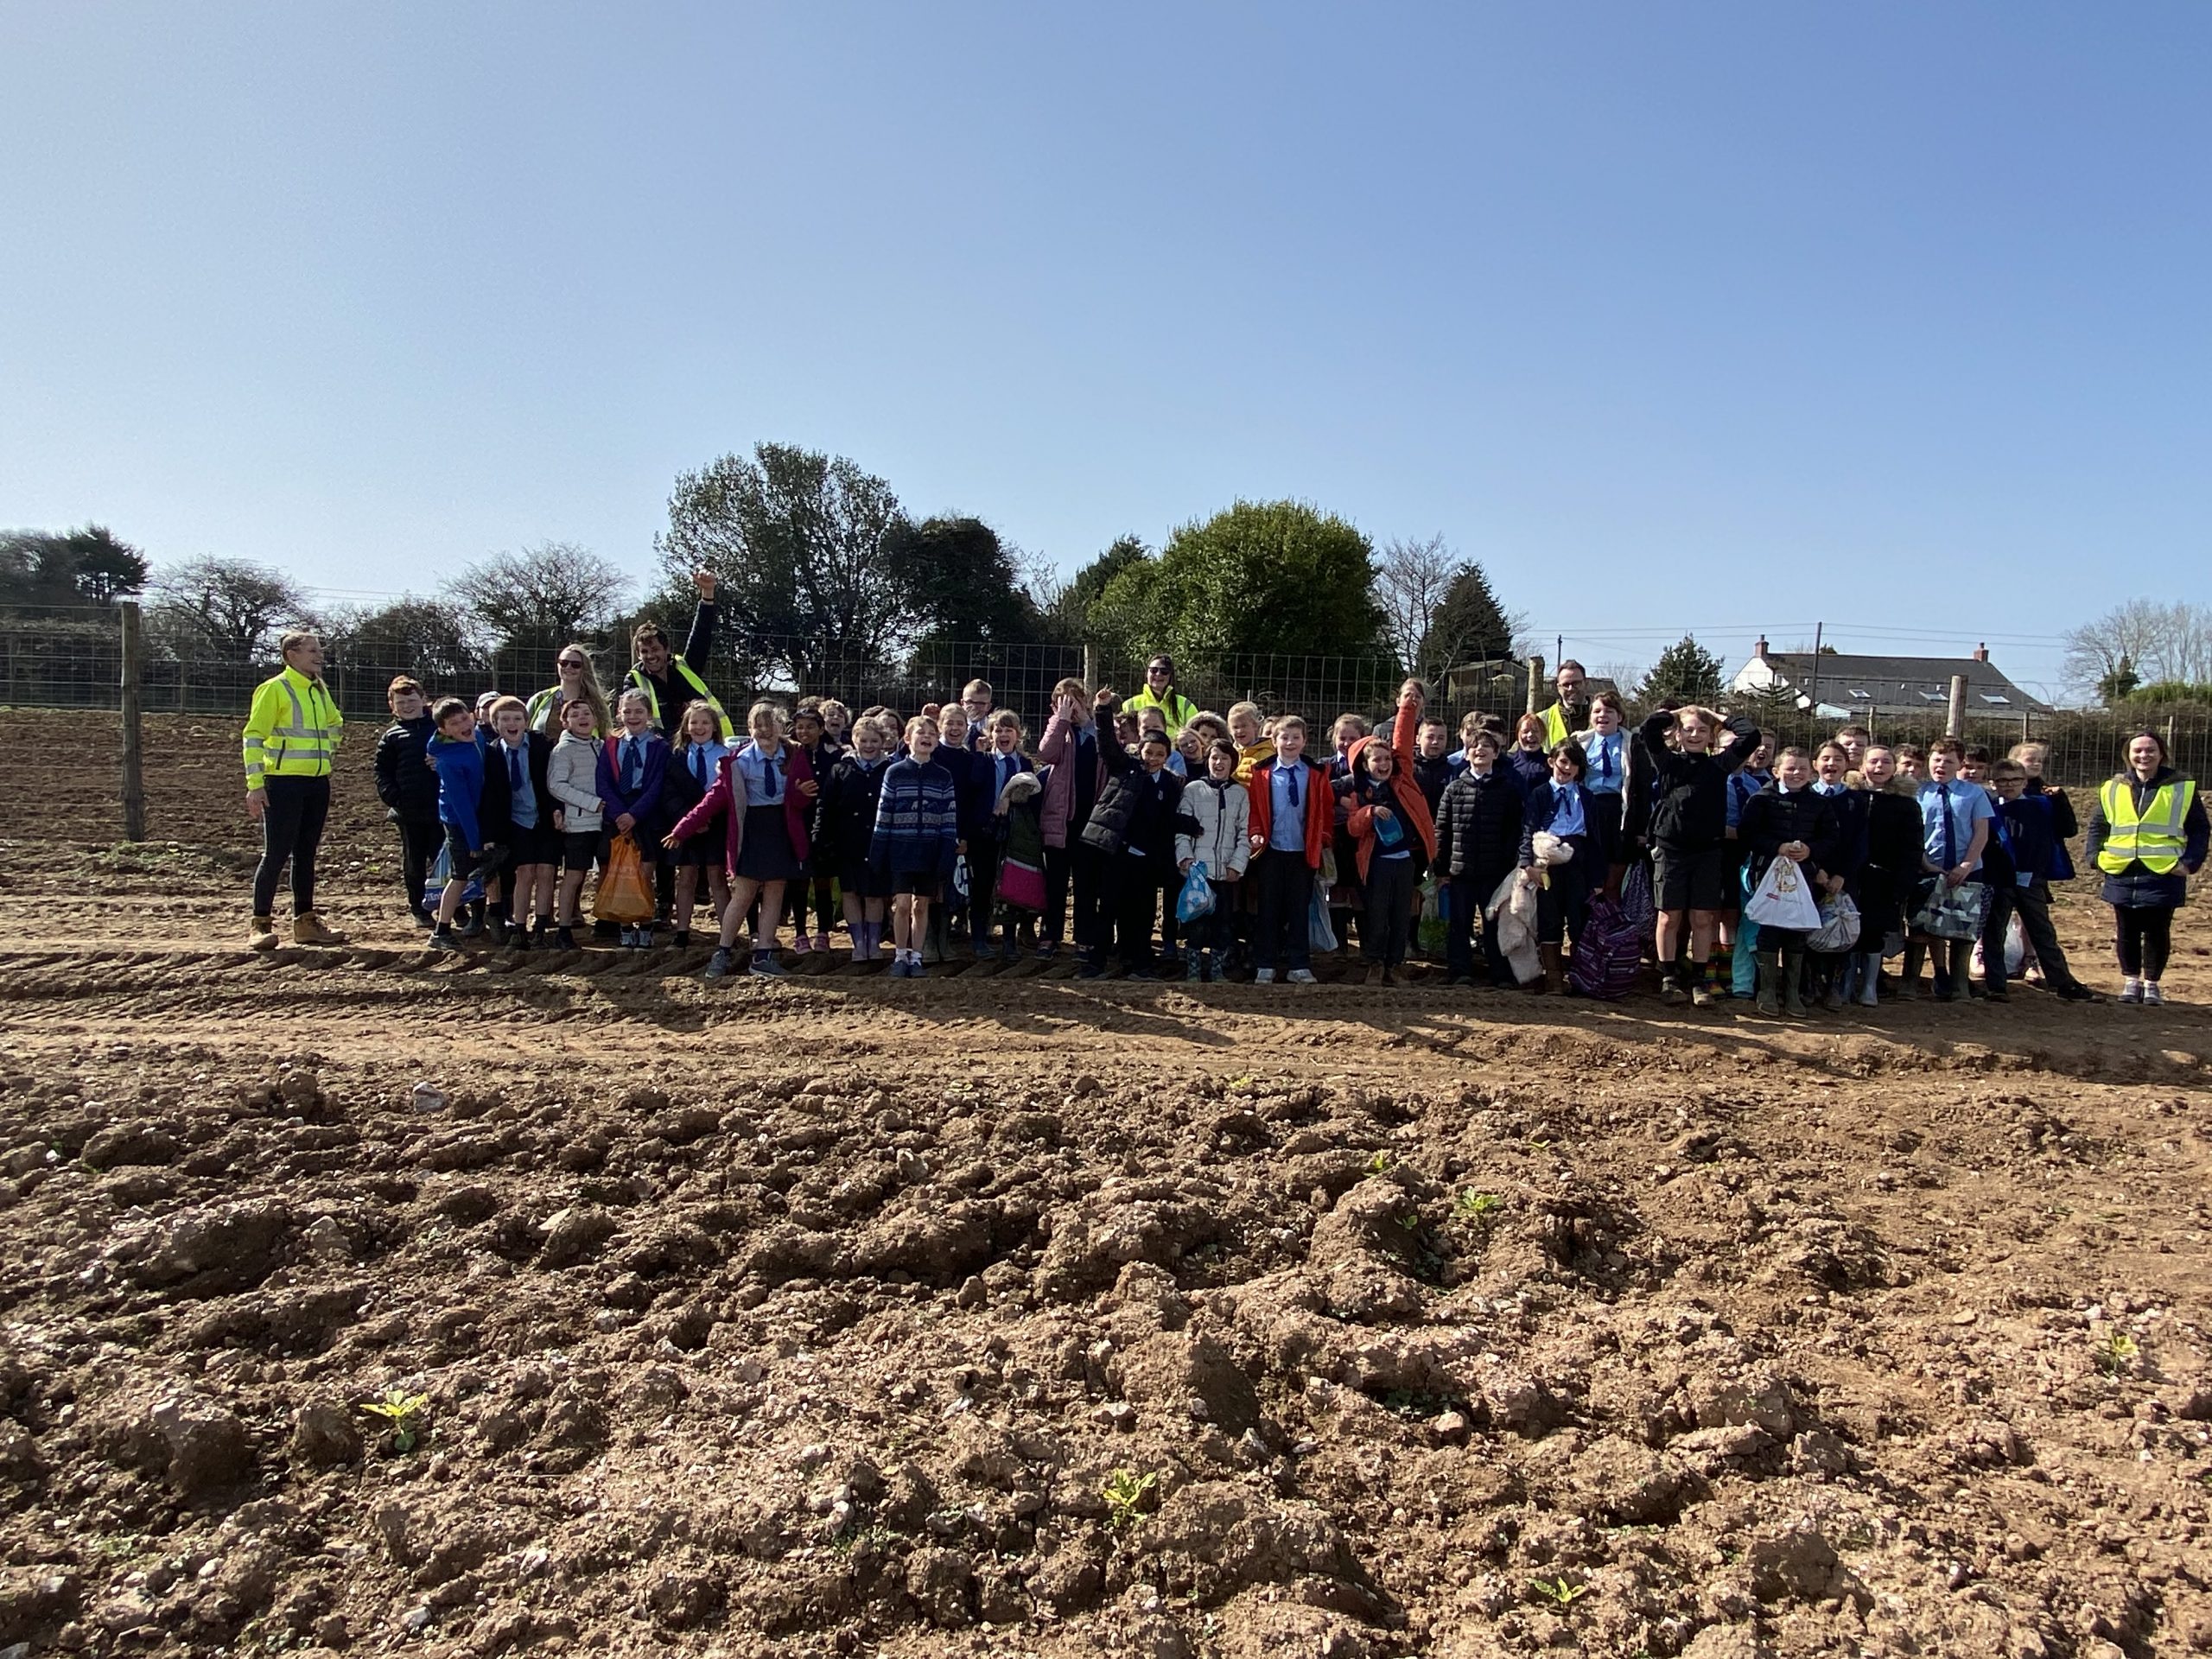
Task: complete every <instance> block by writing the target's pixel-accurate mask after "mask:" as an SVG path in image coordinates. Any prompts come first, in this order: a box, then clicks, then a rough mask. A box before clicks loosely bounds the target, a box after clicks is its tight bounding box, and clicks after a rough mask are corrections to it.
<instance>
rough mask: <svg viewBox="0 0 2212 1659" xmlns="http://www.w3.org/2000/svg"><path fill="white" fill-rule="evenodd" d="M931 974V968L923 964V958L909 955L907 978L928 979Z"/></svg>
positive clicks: (907, 959)
mask: <svg viewBox="0 0 2212 1659" xmlns="http://www.w3.org/2000/svg"><path fill="white" fill-rule="evenodd" d="M906 977H907V978H909V979H927V978H928V977H929V969H926V968H925V967H924V966H923V965H922V959H921V958H920V957H907V958H906Z"/></svg>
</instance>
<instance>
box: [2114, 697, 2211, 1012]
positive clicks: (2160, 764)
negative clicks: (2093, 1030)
mask: <svg viewBox="0 0 2212 1659" xmlns="http://www.w3.org/2000/svg"><path fill="white" fill-rule="evenodd" d="M2207 840H2208V836H2207V829H2206V820H2205V815H2204V802H2203V799H2202V797H2200V796H2199V795H2198V793H2197V790H2196V779H2193V778H2190V776H2189V775H2188V774H2187V773H2185V772H2176V771H2175V770H2174V769H2173V766H2172V765H2171V763H2170V761H2169V760H2168V758H2167V755H2166V745H2165V741H2164V739H2163V738H2161V737H2159V736H2158V734H2157V733H2156V732H2138V733H2136V734H2135V735H2134V736H2133V737H2131V738H2130V739H2128V740H2127V765H2126V768H2125V769H2123V770H2122V771H2120V772H2115V773H2114V774H2113V776H2112V777H2111V778H2110V779H2107V781H2106V783H2105V785H2104V787H2103V788H2102V789H2101V790H2099V791H2097V804H2096V806H2095V808H2094V810H2092V811H2091V812H2090V814H2089V838H2088V860H2089V861H2090V862H2091V863H2093V864H2094V865H2095V866H2096V867H2097V868H2099V869H2100V870H2101V871H2103V872H2104V877H2105V882H2104V892H2103V894H2102V897H2103V899H2104V901H2105V903H2107V904H2108V905H2110V906H2112V907H2113V930H2114V943H2115V945H2116V947H2117V949H2118V951H2119V955H2120V974H2121V975H2122V976H2123V977H2122V982H2121V986H2120V1001H2123V1002H2134V1003H2141V1004H2143V1005H2144V1006H2145V1007H2158V1006H2159V1005H2160V1004H2162V1003H2163V1002H2164V1001H2165V1000H2166V999H2165V993H2164V991H2162V990H2161V989H2159V988H2158V982H2159V980H2160V979H2162V978H2163V977H2164V975H2165V970H2166V960H2167V957H2169V956H2170V955H2171V952H2172V949H2173V926H2174V912H2176V911H2177V910H2178V909H2180V908H2181V906H2183V903H2184V902H2186V901H2187V899H2188V897H2189V878H2190V876H2192V875H2195V874H2196V873H2197V872H2198V871H2199V870H2201V869H2202V868H2204V854H2205V849H2206V842H2207Z"/></svg>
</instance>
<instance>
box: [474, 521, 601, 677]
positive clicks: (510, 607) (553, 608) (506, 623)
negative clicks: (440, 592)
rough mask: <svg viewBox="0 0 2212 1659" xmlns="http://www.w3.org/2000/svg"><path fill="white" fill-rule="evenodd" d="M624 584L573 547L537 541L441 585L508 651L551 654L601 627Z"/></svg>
mask: <svg viewBox="0 0 2212 1659" xmlns="http://www.w3.org/2000/svg"><path fill="white" fill-rule="evenodd" d="M629 586H630V579H629V578H628V577H627V576H626V575H623V574H622V572H621V570H620V569H619V568H618V567H616V566H615V565H613V564H612V563H609V562H608V561H607V560H605V559H602V558H601V557H600V556H598V555H597V554H596V553H594V552H592V551H591V550H589V549H588V548H582V547H579V546H577V545H576V544H575V543H573V542H540V543H538V544H537V546H535V547H525V548H524V549H523V550H522V551H521V552H519V553H501V554H499V555H498V556H495V557H493V558H489V559H486V560H484V561H482V562H481V563H477V564H472V565H470V566H469V567H468V568H467V569H465V570H463V571H462V572H461V574H460V575H457V576H455V577H454V578H453V580H452V581H450V582H448V583H446V587H445V592H446V596H447V597H448V599H449V600H450V601H452V602H453V603H454V604H455V605H457V606H459V607H461V609H463V610H464V611H466V612H467V613H468V614H469V616H470V618H471V620H473V621H474V622H475V623H476V624H478V625H479V626H481V627H482V628H484V629H485V630H486V632H489V633H491V634H493V636H495V637H496V638H497V639H499V640H501V641H504V642H505V643H507V644H510V645H520V644H532V645H542V646H543V647H544V648H545V649H546V650H548V651H557V650H559V649H560V647H561V646H562V645H565V644H566V643H567V642H568V641H569V640H571V639H575V637H576V636H577V635H578V634H580V633H583V632H593V631H596V630H598V629H600V628H602V627H604V626H606V625H607V621H608V620H609V619H610V618H612V617H613V615H614V613H616V612H617V611H618V610H620V608H621V605H622V600H623V596H624V594H626V592H627V590H628V588H629Z"/></svg>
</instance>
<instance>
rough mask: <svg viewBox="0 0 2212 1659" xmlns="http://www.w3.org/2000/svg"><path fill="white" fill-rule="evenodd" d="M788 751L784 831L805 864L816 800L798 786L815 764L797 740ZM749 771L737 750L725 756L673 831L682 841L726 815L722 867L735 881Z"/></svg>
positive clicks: (742, 843) (787, 746)
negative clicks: (740, 762) (741, 767)
mask: <svg viewBox="0 0 2212 1659" xmlns="http://www.w3.org/2000/svg"><path fill="white" fill-rule="evenodd" d="M784 753H785V756H786V757H787V761H788V764H787V766H786V769H785V773H784V829H785V834H787V835H789V836H791V852H792V853H793V854H794V855H796V856H797V857H798V860H799V861H800V862H801V863H804V862H805V861H806V855H807V854H808V853H809V852H810V851H811V850H812V849H811V848H810V846H809V844H808V834H807V815H808V814H809V813H810V811H811V810H813V806H814V802H813V798H811V797H810V796H805V795H802V794H800V793H799V792H798V789H797V787H796V785H798V784H801V783H805V782H809V781H810V780H811V779H813V777H814V763H813V762H812V761H811V760H808V759H807V754H806V751H805V750H804V749H802V748H801V747H799V746H798V744H796V743H786V744H785V745H784ZM745 809H746V799H745V774H744V773H743V772H740V771H739V770H738V769H737V752H736V750H734V749H733V750H731V751H730V753H728V754H726V755H724V756H722V758H721V765H720V766H718V767H717V768H716V769H715V781H714V784H713V785H712V786H711V787H710V788H709V790H708V791H707V793H706V797H705V798H703V799H702V800H701V801H700V803H699V804H698V805H696V806H695V807H693V808H692V809H691V810H690V811H689V812H686V813H685V814H684V815H683V819H682V821H681V822H679V823H677V826H676V828H675V829H673V830H672V831H671V834H672V835H673V836H675V838H676V839H677V840H678V841H688V840H690V838H691V837H692V836H696V835H697V834H698V833H699V832H700V831H701V830H702V829H705V828H707V826H708V825H709V824H710V823H713V822H714V821H715V813H717V812H721V813H723V814H726V815H727V817H725V820H724V822H723V824H722V866H723V868H724V870H725V871H726V872H727V873H728V875H729V877H730V879H731V880H736V879H737V860H738V855H739V854H740V853H741V852H742V851H744V849H745ZM608 822H609V823H612V822H613V820H612V819H609V820H608Z"/></svg>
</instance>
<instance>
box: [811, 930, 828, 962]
mask: <svg viewBox="0 0 2212 1659" xmlns="http://www.w3.org/2000/svg"><path fill="white" fill-rule="evenodd" d="M814 950H815V954H816V955H817V956H823V957H826V956H828V955H829V934H828V933H826V932H823V933H817V934H816V935H815V936H814Z"/></svg>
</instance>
